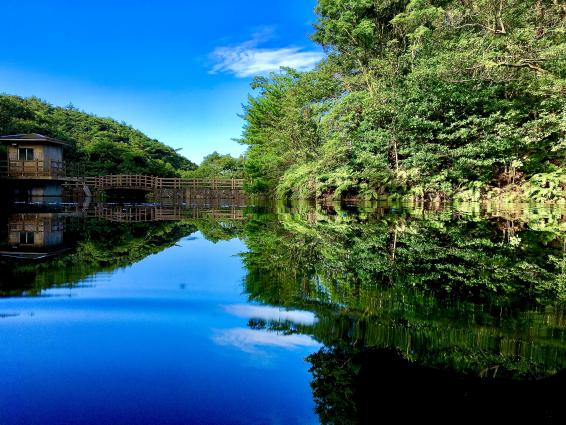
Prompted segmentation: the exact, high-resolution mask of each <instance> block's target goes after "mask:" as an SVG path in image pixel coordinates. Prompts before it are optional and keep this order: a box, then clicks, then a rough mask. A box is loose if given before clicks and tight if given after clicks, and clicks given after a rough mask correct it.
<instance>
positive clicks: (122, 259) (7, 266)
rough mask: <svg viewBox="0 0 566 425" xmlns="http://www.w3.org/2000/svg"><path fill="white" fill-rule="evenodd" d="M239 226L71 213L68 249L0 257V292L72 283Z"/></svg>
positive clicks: (231, 233) (228, 234) (229, 233)
mask: <svg viewBox="0 0 566 425" xmlns="http://www.w3.org/2000/svg"><path fill="white" fill-rule="evenodd" d="M242 226H243V225H242V224H241V223H238V221H233V220H227V219H217V220H215V219H214V218H210V217H205V218H202V219H192V220H183V221H159V222H140V223H131V222H130V223H117V222H109V221H106V220H100V219H94V218H86V219H85V218H81V219H79V218H77V217H72V218H69V219H68V220H67V223H66V225H65V241H66V245H68V246H73V249H72V250H71V251H69V252H68V253H65V254H62V255H60V256H58V257H56V258H54V259H51V260H49V261H45V262H41V263H24V264H18V263H13V262H8V261H5V262H1V261H0V296H14V295H19V294H22V293H26V294H28V295H33V294H38V293H40V292H41V291H42V290H43V289H46V288H49V287H52V286H59V285H73V284H75V283H77V282H80V281H82V280H84V279H86V278H88V277H89V276H92V275H93V274H95V273H97V272H102V271H112V270H115V269H117V268H120V267H125V266H128V265H130V264H133V263H136V262H138V261H140V260H142V259H143V258H145V257H147V256H149V255H152V254H156V253H158V252H160V251H162V250H164V249H166V248H169V247H171V246H173V245H174V244H175V243H176V242H177V241H178V240H179V239H181V238H183V237H185V236H187V235H190V234H192V233H194V232H196V231H201V232H202V234H203V235H204V237H205V238H207V239H209V240H211V241H213V242H217V241H220V240H229V239H233V238H234V237H237V235H238V233H239V231H240V230H241V228H242Z"/></svg>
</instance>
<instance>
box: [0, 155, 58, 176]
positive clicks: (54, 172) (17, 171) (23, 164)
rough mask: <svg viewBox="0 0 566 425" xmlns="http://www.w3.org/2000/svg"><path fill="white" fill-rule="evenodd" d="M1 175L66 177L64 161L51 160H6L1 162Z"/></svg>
mask: <svg viewBox="0 0 566 425" xmlns="http://www.w3.org/2000/svg"><path fill="white" fill-rule="evenodd" d="M0 174H1V175H4V176H8V177H64V176H65V175H66V166H65V163H64V162H63V161H51V160H46V161H44V160H39V159H37V160H31V161H23V160H4V161H0Z"/></svg>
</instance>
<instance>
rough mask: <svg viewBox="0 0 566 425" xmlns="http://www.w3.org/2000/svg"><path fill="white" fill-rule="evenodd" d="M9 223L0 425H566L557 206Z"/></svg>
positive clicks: (177, 214) (31, 214) (63, 217)
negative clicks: (397, 421) (468, 422)
mask: <svg viewBox="0 0 566 425" xmlns="http://www.w3.org/2000/svg"><path fill="white" fill-rule="evenodd" d="M0 220H1V223H0V241H2V246H1V247H0V296H1V298H0V347H1V351H0V364H1V365H2V366H1V373H0V424H2V425H8V424H26V425H27V424H193V423H194V424H317V423H328V424H349V423H378V422H380V421H385V420H386V418H388V417H392V416H393V417H397V418H401V419H403V420H419V421H422V420H423V419H425V418H427V417H428V418H432V419H434V420H436V421H437V422H439V421H443V420H446V421H454V420H459V418H460V419H461V418H466V419H477V420H478V421H479V420H482V421H484V422H485V421H486V420H487V419H486V418H489V419H493V420H496V419H497V420H527V419H528V420H532V421H533V422H536V423H542V422H549V423H552V422H556V423H561V422H562V421H563V420H564V411H563V410H564V409H563V407H562V406H563V404H562V398H563V394H564V388H566V378H565V372H564V371H565V370H566V315H565V313H566V309H565V308H564V305H565V304H564V301H566V253H565V252H566V211H564V209H562V208H549V207H548V208H532V207H527V206H520V205H515V206H508V207H500V208H493V207H492V208H489V207H486V206H480V205H463V206H459V207H450V208H447V207H444V208H440V207H438V206H437V207H434V208H433V207H428V208H425V207H407V206H399V205H397V206H392V205H389V206H378V205H368V206H363V207H362V206H345V205H332V206H313V205H294V206H284V205H270V206H263V207H246V208H240V207H233V206H223V207H222V206H216V208H211V207H203V206H200V207H198V208H197V207H186V206H185V207H158V206H151V205H138V206H132V205H129V206H128V205H103V204H100V205H95V206H93V207H89V208H85V209H83V208H82V207H81V206H73V205H64V206H51V207H45V206H44V207H39V206H30V205H17V206H13V207H12V208H10V210H3V211H2V213H1V215H0ZM455 415H456V416H455Z"/></svg>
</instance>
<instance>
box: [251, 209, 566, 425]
mask: <svg viewBox="0 0 566 425" xmlns="http://www.w3.org/2000/svg"><path fill="white" fill-rule="evenodd" d="M563 218H564V217H563V216H562V214H554V213H548V214H546V213H544V212H542V211H539V212H537V213H536V214H535V213H533V212H531V211H526V212H525V214H515V213H513V212H505V211H499V210H498V211H497V213H496V214H487V215H485V214H484V215H482V214H479V213H478V212H473V211H466V210H465V209H463V210H460V211H454V210H438V211H427V210H416V209H403V208H399V209H397V210H394V211H391V210H385V209H384V210H382V211H379V210H375V209H372V210H361V211H345V210H340V209H339V208H335V207H332V206H330V207H328V206H327V207H323V208H320V209H313V208H308V207H306V208H304V209H303V208H302V207H300V206H299V207H297V208H295V209H292V210H291V211H290V212H288V210H284V211H279V213H275V214H271V215H269V214H257V215H256V216H255V217H254V219H253V220H251V221H250V222H248V223H247V225H246V229H245V239H246V242H247V244H248V247H249V252H247V253H245V254H243V258H244V263H245V265H246V267H247V269H248V275H247V277H246V280H245V285H246V290H247V291H248V293H249V296H250V298H251V299H252V300H255V301H259V302H264V303H268V304H273V305H280V306H285V307H288V308H300V309H307V310H311V311H314V312H316V314H317V316H318V319H319V320H318V322H317V323H316V324H314V325H312V326H307V327H303V328H298V329H294V330H293V331H298V332H305V333H308V334H310V335H312V336H314V337H315V338H316V339H317V340H319V341H321V342H322V343H324V345H325V346H326V348H324V349H322V350H321V351H319V352H318V353H315V354H313V355H311V356H309V358H308V360H309V361H310V363H311V366H312V367H311V372H312V373H313V383H312V385H313V391H314V396H315V399H316V401H317V406H318V407H317V409H318V413H319V416H320V418H321V420H322V422H324V423H340V424H347V423H355V422H357V421H358V420H360V417H362V416H365V415H366V414H367V413H368V409H369V410H371V409H373V410H374V411H375V409H377V408H378V406H379V409H382V410H383V411H387V410H388V409H391V408H392V406H394V405H398V404H399V400H404V401H405V402H406V403H409V404H411V403H416V404H419V400H418V398H419V397H420V398H421V399H422V400H427V402H428V403H430V404H429V405H428V406H426V404H422V403H421V404H420V407H421V408H422V409H429V408H430V406H431V405H433V404H434V403H438V401H439V398H437V399H435V398H434V397H428V394H429V393H430V388H427V387H428V386H430V385H431V380H434V379H437V380H440V381H441V382H442V383H444V384H445V386H446V388H447V389H446V390H445V391H443V392H442V395H440V399H441V398H442V397H445V398H446V400H447V402H449V403H453V404H454V406H459V407H461V408H463V409H471V408H472V406H473V403H479V404H481V403H484V404H486V405H487V406H489V405H490V404H489V403H491V405H493V402H492V401H491V400H490V399H489V397H492V398H493V399H496V398H498V399H499V400H503V399H504V397H502V395H501V394H498V392H499V391H506V392H508V394H513V395H514V396H516V399H517V400H519V399H521V400H525V402H526V400H527V397H526V396H525V395H524V394H523V395H522V394H520V391H518V388H523V389H524V390H525V394H528V395H529V397H532V400H533V401H534V402H538V401H540V400H541V399H540V393H539V391H540V390H541V387H540V386H537V385H530V384H528V385H527V386H526V387H522V385H523V384H521V383H520V382H528V381H529V380H530V379H533V378H540V377H548V376H553V375H556V374H557V372H559V371H560V370H563V369H564V368H566V334H565V332H566V321H565V320H564V315H563V314H564V313H563V310H562V309H561V308H559V307H553V306H552V305H553V304H554V303H555V302H556V300H562V299H564V296H565V285H564V283H565V282H566V280H565V274H564V266H563V264H564V258H565V257H564V245H563V243H564V235H565V234H564V231H565V230H566V229H564V228H563ZM254 325H255V326H257V325H258V324H257V323H254ZM280 328H281V325H280V326H279V327H277V328H276V329H277V330H279V331H281V329H280ZM379 362H382V363H383V362H384V364H383V365H382V366H379V367H378V366H376V365H378V364H380V363H379ZM388 368H391V370H392V371H389V370H388ZM395 374H398V376H397V377H396V376H395ZM368 376H371V377H372V379H374V380H375V382H370V381H368V378H367V377H368ZM401 378H402V379H401ZM509 378H512V379H513V380H512V381H510V382H511V383H508V381H507V379H509ZM553 379H554V378H553ZM399 382H402V385H401V384H399ZM492 382H494V383H492ZM548 382H550V381H548ZM403 385H404V387H403ZM544 385H546V386H544ZM544 385H543V389H544V388H549V385H550V387H552V385H551V384H548V385H547V384H544ZM486 386H487V388H486ZM412 387H418V388H419V391H422V392H421V393H419V394H420V395H415V394H413V393H408V391H411V390H410V389H411V388H412ZM368 388H369V390H368ZM494 388H495V389H494ZM389 390H391V391H393V392H395V391H397V393H396V395H397V396H398V397H399V400H395V397H393V396H391V395H390V394H389V393H388V391H389ZM427 391H429V393H427V394H423V393H424V392H427ZM466 391H472V392H471V395H470V398H468V399H466V397H465V396H464V393H465V392H466ZM542 393H544V394H546V395H548V399H549V400H550V399H553V397H554V398H556V396H555V395H553V394H549V392H548V391H546V390H544V391H542ZM369 394H379V396H381V397H383V398H382V400H381V401H382V403H380V402H379V401H380V400H377V399H375V400H371V401H369V402H368V400H366V398H367V397H368V395H369ZM485 394H487V395H489V396H484V395H485ZM470 400H471V404H470V403H468V404H467V402H469V401H470ZM505 400H511V398H509V399H507V398H505ZM458 403H460V404H458ZM557 405H559V404H557ZM405 408H410V407H407V406H406V407H405ZM443 409H444V410H445V411H448V410H449V409H446V407H443ZM480 410H481V409H480ZM481 411H483V412H484V413H485V412H486V410H485V409H483V410H481ZM401 412H402V410H401ZM390 413H391V412H390ZM538 413H539V414H540V413H541V411H539V412H538ZM542 413H544V412H542ZM374 414H376V415H378V413H377V412H374ZM378 416H379V415H378ZM401 416H402V415H401ZM409 416H411V415H409ZM509 417H510V418H511V417H513V414H510V415H509ZM417 418H418V416H416V417H414V419H417Z"/></svg>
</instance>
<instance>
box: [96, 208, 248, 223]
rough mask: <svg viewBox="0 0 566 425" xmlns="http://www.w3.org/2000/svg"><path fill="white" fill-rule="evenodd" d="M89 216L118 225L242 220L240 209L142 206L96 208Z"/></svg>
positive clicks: (242, 215)
mask: <svg viewBox="0 0 566 425" xmlns="http://www.w3.org/2000/svg"><path fill="white" fill-rule="evenodd" d="M89 215H93V216H94V217H96V218H100V219H104V220H107V221H113V222H118V223H141V222H151V221H180V220H186V219H202V218H206V219H215V220H243V219H244V214H243V211H242V209H240V208H235V207H232V208H203V209H200V208H190V209H183V208H163V207H144V206H129V207H123V206H114V207H112V206H96V207H95V208H94V210H93V211H92V212H90V213H89Z"/></svg>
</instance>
